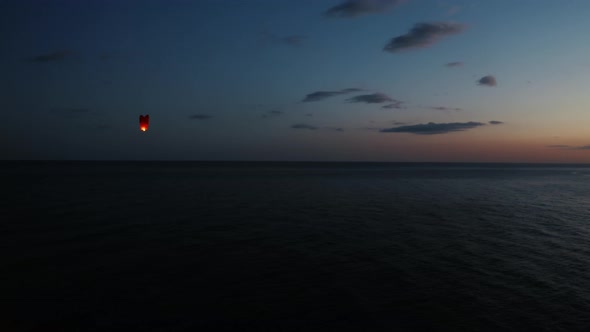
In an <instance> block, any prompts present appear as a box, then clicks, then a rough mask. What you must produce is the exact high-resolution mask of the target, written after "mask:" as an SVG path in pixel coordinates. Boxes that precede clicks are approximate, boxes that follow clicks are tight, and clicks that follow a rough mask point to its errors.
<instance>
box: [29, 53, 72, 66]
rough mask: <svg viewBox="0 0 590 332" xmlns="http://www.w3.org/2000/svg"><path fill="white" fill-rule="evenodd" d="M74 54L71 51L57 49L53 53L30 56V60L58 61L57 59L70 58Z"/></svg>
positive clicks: (39, 61) (42, 61)
mask: <svg viewBox="0 0 590 332" xmlns="http://www.w3.org/2000/svg"><path fill="white" fill-rule="evenodd" d="M72 54H73V53H72V52H71V51H57V52H53V53H48V54H42V55H37V56H34V57H32V58H29V59H28V60H29V61H30V62H37V63H44V62H56V61H61V60H64V59H65V58H68V57H69V56H71V55H72Z"/></svg>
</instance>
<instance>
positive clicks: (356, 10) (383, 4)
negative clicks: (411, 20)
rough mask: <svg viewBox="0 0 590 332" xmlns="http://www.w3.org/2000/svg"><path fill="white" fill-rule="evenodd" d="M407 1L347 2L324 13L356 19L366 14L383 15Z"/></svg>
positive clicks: (375, 0) (353, 0)
mask: <svg viewBox="0 0 590 332" xmlns="http://www.w3.org/2000/svg"><path fill="white" fill-rule="evenodd" d="M403 2H405V0H346V1H344V2H342V3H341V4H339V5H336V6H334V7H331V8H330V9H328V10H327V11H325V12H324V16H327V17H337V18H354V17H357V16H360V15H364V14H374V13H382V12H384V11H387V10H389V9H391V8H393V7H396V6H398V5H400V4H402V3H403Z"/></svg>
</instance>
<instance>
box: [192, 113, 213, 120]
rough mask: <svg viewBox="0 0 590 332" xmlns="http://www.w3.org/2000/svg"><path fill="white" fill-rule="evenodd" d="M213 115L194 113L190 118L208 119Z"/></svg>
mask: <svg viewBox="0 0 590 332" xmlns="http://www.w3.org/2000/svg"><path fill="white" fill-rule="evenodd" d="M212 117H213V116H211V115H208V114H193V115H191V116H189V117H188V118H189V119H193V120H207V119H211V118H212Z"/></svg>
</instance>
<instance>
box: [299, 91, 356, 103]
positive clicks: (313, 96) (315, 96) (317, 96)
mask: <svg viewBox="0 0 590 332" xmlns="http://www.w3.org/2000/svg"><path fill="white" fill-rule="evenodd" d="M359 91H363V90H362V89H357V88H346V89H342V90H339V91H316V92H312V93H309V94H307V95H306V96H305V98H303V100H302V102H304V103H307V102H311V101H320V100H323V99H326V98H329V97H333V96H339V95H345V94H349V93H353V92H359Z"/></svg>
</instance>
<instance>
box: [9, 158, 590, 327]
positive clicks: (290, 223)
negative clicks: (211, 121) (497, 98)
mask: <svg viewBox="0 0 590 332" xmlns="http://www.w3.org/2000/svg"><path fill="white" fill-rule="evenodd" d="M0 171H1V174H0V178H1V181H2V184H3V185H2V187H1V188H2V189H1V190H2V197H4V199H3V200H2V201H1V202H0V204H1V205H0V207H1V211H2V212H1V215H0V217H1V218H2V221H1V222H0V234H2V235H0V240H1V243H2V244H1V246H2V253H1V257H2V262H1V264H2V265H1V271H2V272H1V273H0V280H1V283H0V285H1V286H0V300H1V302H2V304H3V307H4V309H2V313H1V314H0V319H1V321H0V330H2V331H119V330H120V331H129V330H140V331H196V330H234V331H240V330H257V331H309V330H322V331H340V330H355V331H356V330H360V331H416V330H431V331H442V330H449V331H499V330H505V331H525V330H530V331H589V330H590V165H586V166H583V165H578V166H572V165H569V166H568V165H502V164H487V165H486V164H369V163H191V162H184V163H182V162H181V163H175V162H170V163H160V162H136V163H133V162H71V163H59V162H47V163H23V162H20V163H16V162H13V163H6V162H5V163H2V164H0ZM2 317H3V318H2Z"/></svg>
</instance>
